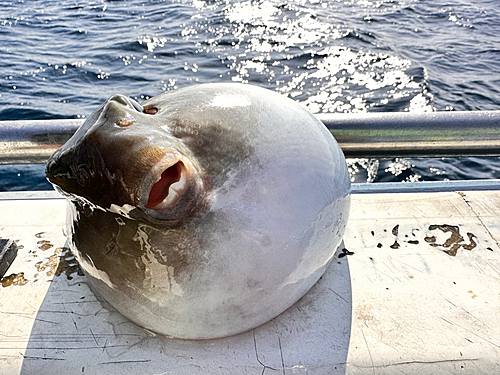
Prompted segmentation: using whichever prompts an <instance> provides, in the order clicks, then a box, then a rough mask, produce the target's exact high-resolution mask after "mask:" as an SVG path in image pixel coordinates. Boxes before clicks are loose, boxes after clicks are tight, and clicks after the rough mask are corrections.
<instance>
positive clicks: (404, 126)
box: [0, 111, 500, 164]
mask: <svg viewBox="0 0 500 375" xmlns="http://www.w3.org/2000/svg"><path fill="white" fill-rule="evenodd" d="M317 117H318V118H319V119H320V120H321V121H322V122H323V123H324V124H325V125H326V127H327V128H328V129H329V130H330V131H331V132H332V134H333V135H334V136H335V138H336V139H337V141H338V142H339V144H340V147H341V148H342V150H343V151H344V154H345V156H346V157H347V158H384V157H388V158H391V157H440V156H450V157H460V156H485V155H500V111H477V112H427V113H409V112H386V113H381V112H380V113H379V112H377V113H359V114H319V115H317ZM83 121H84V120H80V119H74V120H33V121H27V120H23V121H0V164H43V163H45V162H46V161H47V159H48V158H49V156H50V155H51V154H52V153H53V152H54V151H55V150H56V149H57V148H58V147H60V146H61V145H62V144H64V143H65V142H66V141H67V140H68V139H69V138H70V137H71V136H72V135H73V133H74V132H75V131H76V129H77V128H78V127H79V126H80V125H81V124H82V123H83Z"/></svg>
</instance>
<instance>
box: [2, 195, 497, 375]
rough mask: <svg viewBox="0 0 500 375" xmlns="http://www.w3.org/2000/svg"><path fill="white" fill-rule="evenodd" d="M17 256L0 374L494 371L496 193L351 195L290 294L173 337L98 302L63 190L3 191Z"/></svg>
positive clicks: (5, 220) (8, 234) (8, 281)
mask: <svg viewBox="0 0 500 375" xmlns="http://www.w3.org/2000/svg"><path fill="white" fill-rule="evenodd" d="M0 198H1V199H0V237H2V238H10V239H14V240H18V242H17V245H18V246H19V253H18V256H17V258H16V260H15V261H14V263H13V264H12V266H11V267H10V269H9V270H8V272H7V274H6V276H7V277H5V278H4V279H3V280H2V285H3V286H1V287H0V295H1V298H0V374H16V373H21V374H31V373H36V374H55V373H61V374H76V373H83V374H139V373H148V374H149V373H151V374H153V373H154V374H256V375H257V374H266V375H269V374H315V375H317V374H409V373H412V374H431V373H432V374H450V373H453V374H498V373H500V324H499V323H498V322H499V321H500V191H499V190H496V191H463V192H460V191H457V192H455V191H451V192H439V193H431V192H429V193H391V194H384V193H382V194H380V193H377V194H355V195H353V196H352V208H351V215H350V220H349V224H348V227H347V231H346V234H345V237H344V243H343V244H342V245H341V246H340V248H339V249H338V250H337V253H336V255H335V259H334V261H333V262H332V264H331V265H330V267H329V268H328V270H327V271H326V273H325V275H324V276H323V277H322V278H321V279H320V281H319V282H318V283H317V284H316V285H315V286H314V287H313V288H312V289H311V291H310V292H308V293H307V294H306V295H305V296H304V297H303V298H302V299H301V300H300V301H299V302H297V303H296V304H295V305H294V306H292V307H291V308H290V309H288V310H287V311H286V312H284V313H283V314H281V315H280V316H278V317H277V318H275V319H273V320H272V321H270V322H269V323H267V324H265V325H263V326H261V327H258V328H256V329H254V330H252V331H250V332H247V333H244V334H240V335H237V336H233V337H228V338H224V339H218V340H205V341H183V340H175V339H168V338H163V337H158V336H155V335H153V334H151V333H148V332H146V331H144V330H143V329H141V328H138V327H137V326H135V325H134V324H132V323H130V322H128V321H127V319H125V318H124V317H122V316H121V315H120V314H118V313H117V312H116V311H114V310H113V309H112V308H111V307H110V306H108V305H107V304H106V303H105V302H103V301H100V300H99V298H98V297H96V296H95V295H94V294H93V293H92V292H91V291H90V290H89V288H88V286H87V284H86V283H85V278H84V277H83V276H80V275H78V267H77V266H76V264H75V261H74V258H72V256H71V253H70V252H69V251H68V249H67V245H66V244H65V237H64V234H63V225H64V221H65V201H64V200H63V199H55V198H54V195H53V194H52V193H33V194H31V195H30V196H28V195H26V194H24V195H23V194H10V195H9V194H5V193H4V194H3V196H1V197H0Z"/></svg>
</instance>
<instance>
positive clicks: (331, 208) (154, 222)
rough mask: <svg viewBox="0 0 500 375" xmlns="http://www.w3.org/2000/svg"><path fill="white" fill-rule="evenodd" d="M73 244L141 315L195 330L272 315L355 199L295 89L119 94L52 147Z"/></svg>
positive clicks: (335, 238) (50, 173) (216, 332)
mask: <svg viewBox="0 0 500 375" xmlns="http://www.w3.org/2000/svg"><path fill="white" fill-rule="evenodd" d="M47 177H48V179H49V180H50V182H52V184H54V186H55V187H56V188H57V189H58V190H59V191H60V192H62V193H63V194H64V195H65V196H66V197H67V198H68V201H69V204H68V207H69V208H68V229H67V232H68V237H69V243H70V246H71V249H72V251H73V253H74V254H75V257H76V258H77V260H78V262H79V263H80V266H81V267H82V269H83V270H84V272H85V273H86V276H87V277H88V280H89V283H90V284H91V285H92V287H93V288H94V289H95V290H96V291H97V292H98V293H100V294H101V295H102V296H103V297H104V298H105V299H106V300H107V301H108V302H109V303H110V304H111V305H113V306H114V307H115V308H116V309H117V310H118V311H120V312H121V313H122V314H123V315H125V316H126V317H128V318H129V319H130V320H132V321H133V322H135V323H137V324H138V325H140V326H143V327H145V328H147V329H149V330H152V331H154V332H157V333H160V334H165V335H169V336H174V337H179V338H189V339H204V338H214V337H223V336H228V335H233V334H236V333H239V332H243V331H246V330H249V329H251V328H253V327H256V326H258V325H260V324H262V323H265V322H266V321H268V320H270V319H272V318H274V317H275V316H277V315H278V314H280V313H281V312H283V311H284V310H285V309H287V308H288V307H289V306H291V305H292V304H293V303H294V302H295V301H297V300H298V299H299V298H300V297H301V296H302V295H303V294H304V293H306V291H307V290H308V289H309V288H310V287H311V286H312V285H313V284H314V283H315V282H316V281H317V280H318V279H319V277H320V276H321V275H322V274H323V272H324V271H325V268H326V267H327V265H328V264H329V262H330V260H331V259H332V257H333V255H334V252H335V250H336V248H337V247H338V245H339V243H340V241H341V238H342V236H343V233H344V230H345V226H346V223H347V218H348V213H349V206H350V197H349V189H350V180H349V174H348V170H347V167H346V163H345V160H344V156H343V154H342V152H341V150H340V148H339V146H338V144H337V143H336V141H335V140H334V138H333V137H332V135H331V134H330V132H329V131H328V130H327V129H326V128H325V127H324V126H323V124H322V123H321V122H320V121H318V120H317V119H316V118H315V117H314V116H313V115H311V114H310V113H309V112H308V111H307V110H305V109H304V108H302V107H301V106H300V105H298V104H296V103H295V102H294V101H292V100H290V99H288V98H285V97H283V96H281V95H279V94H277V93H274V92H272V91H269V90H265V89H262V88H257V87H254V86H250V85H242V84H206V85H198V86H192V87H188V88H185V89H180V90H177V91H174V92H169V93H165V94H162V95H160V96H158V97H155V98H152V99H149V100H147V101H145V102H144V103H142V105H139V104H138V103H137V102H135V101H133V100H131V99H129V98H126V97H124V96H121V95H115V96H113V97H111V98H110V99H109V100H108V101H107V102H106V103H105V104H103V105H102V106H101V107H100V108H99V109H97V110H96V111H95V112H94V113H93V114H92V115H91V116H90V117H89V118H88V119H87V121H86V122H85V123H84V124H83V125H82V127H81V128H80V129H79V130H78V131H77V132H76V133H75V135H74V136H73V137H72V138H71V139H70V140H69V141H68V142H67V143H66V144H65V145H64V146H63V147H61V148H60V149H59V150H58V151H56V152H55V153H54V155H53V156H52V157H51V159H50V160H49V162H48V164H47Z"/></svg>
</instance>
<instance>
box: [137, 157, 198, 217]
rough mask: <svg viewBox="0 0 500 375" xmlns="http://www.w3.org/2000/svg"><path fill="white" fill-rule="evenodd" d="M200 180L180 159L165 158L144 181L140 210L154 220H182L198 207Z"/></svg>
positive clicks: (140, 192) (139, 200)
mask: <svg viewBox="0 0 500 375" xmlns="http://www.w3.org/2000/svg"><path fill="white" fill-rule="evenodd" d="M200 183H201V179H200V178H199V175H198V173H196V169H195V168H194V166H193V165H191V163H190V162H189V161H188V160H183V158H181V156H180V155H176V154H166V155H165V156H164V157H163V158H162V159H161V160H160V161H159V162H158V163H156V164H155V165H154V166H153V167H152V168H151V170H150V171H149V172H148V173H146V175H145V176H144V177H143V179H142V182H141V184H140V187H139V189H138V194H137V200H138V206H139V207H141V208H142V209H143V210H144V211H145V212H146V213H147V214H149V215H150V216H152V217H153V218H155V219H160V220H167V219H179V218H181V217H182V216H185V215H186V214H187V213H189V212H190V211H191V209H192V208H193V206H194V205H195V202H194V201H195V200H196V198H197V197H196V195H197V194H196V193H197V191H198V190H199V187H200V186H199V185H200Z"/></svg>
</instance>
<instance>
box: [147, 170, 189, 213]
mask: <svg viewBox="0 0 500 375" xmlns="http://www.w3.org/2000/svg"><path fill="white" fill-rule="evenodd" d="M186 173H187V172H186V167H185V166H184V163H183V162H182V161H178V162H176V163H175V164H174V165H172V166H170V167H168V168H167V169H165V170H164V171H163V172H162V174H161V175H160V179H159V180H158V181H157V182H155V183H154V185H153V186H152V187H151V190H150V191H149V196H148V203H147V204H146V206H145V207H146V208H148V209H151V210H157V211H158V210H162V209H165V208H169V207H172V206H174V205H175V204H177V203H178V202H179V200H180V199H181V197H182V194H184V192H185V191H186V190H187V187H188V181H187V176H186Z"/></svg>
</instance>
